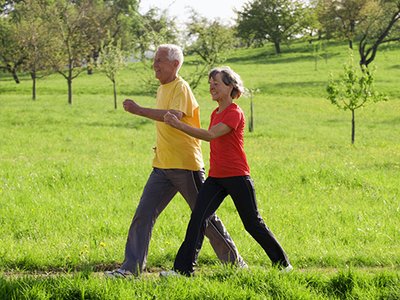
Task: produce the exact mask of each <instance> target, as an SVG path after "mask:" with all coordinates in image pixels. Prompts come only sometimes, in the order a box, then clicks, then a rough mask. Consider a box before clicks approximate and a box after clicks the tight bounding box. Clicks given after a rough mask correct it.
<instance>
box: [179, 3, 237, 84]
mask: <svg viewBox="0 0 400 300" xmlns="http://www.w3.org/2000/svg"><path fill="white" fill-rule="evenodd" d="M190 20H191V21H190V22H189V23H188V24H187V27H188V33H187V39H186V41H187V46H186V47H185V52H186V53H187V54H189V55H195V56H196V57H198V58H199V59H196V60H194V61H193V62H191V63H192V64H194V65H195V66H196V70H195V71H194V72H193V73H192V74H190V75H189V76H188V77H187V78H188V82H189V84H190V86H191V88H192V89H195V88H196V87H197V86H198V85H199V83H200V80H201V79H202V78H204V76H206V75H207V74H208V72H209V70H210V69H211V68H213V67H215V66H216V65H218V64H222V63H223V62H224V61H225V60H226V55H227V54H228V53H229V51H230V50H232V49H233V47H234V43H235V38H234V31H233V29H232V28H230V27H229V26H225V25H223V24H222V23H221V22H219V21H218V20H213V21H210V20H208V19H207V18H205V17H202V16H199V14H198V13H196V12H195V11H194V10H192V15H191V18H190Z"/></svg>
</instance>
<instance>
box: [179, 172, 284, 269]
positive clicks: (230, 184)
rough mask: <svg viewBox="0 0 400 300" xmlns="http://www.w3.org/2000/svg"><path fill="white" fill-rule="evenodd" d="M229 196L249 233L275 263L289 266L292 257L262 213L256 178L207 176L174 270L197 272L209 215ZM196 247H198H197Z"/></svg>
mask: <svg viewBox="0 0 400 300" xmlns="http://www.w3.org/2000/svg"><path fill="white" fill-rule="evenodd" d="M228 195H230V196H231V197H232V199H233V202H234V204H235V206H236V209H237V211H238V213H239V216H240V218H241V220H242V222H243V225H244V227H245V229H246V231H247V232H248V233H250V235H251V236H252V237H253V238H254V239H255V240H256V241H257V242H258V243H259V244H260V246H261V247H262V248H263V249H264V251H265V252H266V253H267V255H268V257H269V258H270V259H271V261H272V264H273V265H278V266H281V267H286V266H288V265H289V259H288V257H287V255H286V253H285V251H284V250H283V249H282V247H281V245H280V244H279V243H278V241H277V240H276V238H275V236H274V235H273V233H272V232H271V231H270V230H269V228H268V227H267V226H266V224H265V223H264V221H263V219H262V217H261V216H260V214H259V212H258V209H257V203H256V195H255V190H254V185H253V181H252V179H251V177H250V176H237V177H227V178H213V177H208V178H207V179H206V181H205V182H204V184H203V187H202V188H201V189H200V192H199V195H198V197H197V201H196V205H195V208H194V210H193V212H192V215H191V218H190V221H189V225H188V227H187V230H186V236H185V240H184V242H183V243H182V245H181V247H180V248H179V251H178V254H177V256H176V258H175V263H174V270H175V271H178V272H179V273H182V274H184V275H190V274H192V273H193V272H194V270H193V266H194V264H195V261H196V257H197V254H198V253H197V252H198V251H200V247H201V244H202V242H203V239H204V231H205V228H206V225H207V222H208V218H209V217H210V216H211V215H212V214H213V213H214V212H215V211H216V210H217V209H218V207H219V206H220V205H221V203H222V201H223V200H224V199H225V197H226V196H228ZM196 249H197V250H196Z"/></svg>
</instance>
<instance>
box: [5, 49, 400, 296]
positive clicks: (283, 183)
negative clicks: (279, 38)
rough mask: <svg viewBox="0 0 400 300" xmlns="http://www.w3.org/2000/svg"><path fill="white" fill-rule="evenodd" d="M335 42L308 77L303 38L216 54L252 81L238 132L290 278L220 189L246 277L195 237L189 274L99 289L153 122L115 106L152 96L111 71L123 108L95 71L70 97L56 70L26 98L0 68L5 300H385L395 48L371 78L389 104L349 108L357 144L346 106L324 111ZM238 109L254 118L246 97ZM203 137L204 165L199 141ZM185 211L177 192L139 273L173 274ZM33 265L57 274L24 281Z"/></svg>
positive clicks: (397, 223) (393, 248)
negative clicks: (243, 128)
mask: <svg viewBox="0 0 400 300" xmlns="http://www.w3.org/2000/svg"><path fill="white" fill-rule="evenodd" d="M343 49H344V48H343V47H341V46H332V49H331V50H330V51H331V57H330V58H329V59H328V61H327V62H325V61H320V62H319V65H318V70H317V71H315V70H314V62H313V59H312V56H310V55H311V54H310V53H307V47H305V46H299V49H297V48H294V49H291V50H290V51H289V50H287V53H284V54H282V55H281V56H279V57H276V56H274V55H273V53H272V52H271V51H270V49H269V48H268V47H265V48H263V49H250V50H249V49H247V50H240V51H239V52H237V53H236V54H235V55H232V58H231V60H230V61H229V60H228V61H227V62H226V64H229V65H230V66H232V68H233V69H234V70H236V71H238V73H240V74H241V75H242V78H243V79H244V82H245V84H246V85H247V86H248V87H251V88H259V89H260V93H258V94H256V95H255V97H254V99H253V100H254V107H255V131H254V132H253V133H249V132H246V134H245V147H246V151H247V155H248V160H249V162H250V166H251V173H252V176H253V179H254V181H255V186H256V192H257V199H258V204H259V209H260V212H261V214H262V216H263V217H264V219H265V221H266V223H267V224H268V226H269V227H270V228H271V229H272V231H273V232H274V233H275V235H276V236H277V238H278V240H279V241H280V242H281V244H282V245H283V247H284V248H285V250H286V251H287V253H288V255H289V257H290V259H291V261H292V263H293V265H294V266H295V268H296V269H297V271H295V273H294V274H293V276H291V277H282V276H280V275H278V274H277V273H276V272H275V271H274V270H272V269H271V266H270V261H269V259H268V257H267V256H266V254H265V253H264V252H263V251H262V249H261V248H260V247H259V246H258V245H257V243H256V242H255V241H254V240H253V239H252V238H251V237H250V236H249V235H248V234H247V233H246V232H245V231H244V228H243V225H242V224H241V221H240V218H239V216H238V214H237V212H236V210H235V208H234V206H233V204H232V202H231V200H230V199H229V198H227V199H226V201H225V202H224V203H223V204H222V206H221V208H220V209H219V210H218V215H219V216H220V217H221V219H222V220H223V222H224V223H225V225H226V227H227V228H228V230H229V232H230V234H231V235H232V237H233V238H234V241H235V243H236V244H237V246H238V249H239V251H240V253H241V254H242V256H243V257H244V259H245V260H246V262H247V263H248V264H249V266H250V269H249V270H248V271H242V272H241V271H237V270H235V269H232V270H230V269H229V268H228V269H227V268H223V267H221V266H219V265H218V261H217V259H216V257H215V254H214V252H213V251H212V249H211V247H210V245H209V243H208V242H205V245H204V247H203V249H202V251H201V253H200V257H199V265H198V271H199V276H198V277H196V278H194V279H193V278H192V279H184V278H182V279H176V280H174V279H171V280H167V281H161V280H159V279H158V277H157V275H149V276H147V277H146V276H144V278H143V279H139V280H133V281H128V282H123V281H116V282H109V281H106V280H105V279H104V278H103V277H102V276H101V275H98V274H97V273H93V272H94V271H102V270H104V269H110V268H113V267H115V266H117V265H118V264H119V263H120V262H121V260H122V258H123V250H124V245H125V240H126V234H127V231H128V227H129V224H130V221H131V218H132V216H133V213H134V211H135V208H136V205H137V203H138V201H139V197H140V195H141V192H142V189H143V186H144V184H145V182H146V180H147V176H148V175H149V173H150V170H151V161H152V157H153V150H152V147H153V145H154V140H155V133H154V125H153V122H151V121H147V120H144V119H141V118H138V117H134V116H132V115H129V114H128V113H126V112H124V111H123V110H122V109H121V105H120V103H121V101H122V100H123V99H124V98H125V97H131V98H133V99H135V100H137V101H138V102H139V103H141V104H143V105H145V106H153V105H154V98H153V97H151V96H150V95H145V93H144V92H145V85H144V84H143V82H142V81H141V79H140V72H139V70H141V68H142V67H141V66H131V67H130V68H129V69H127V70H124V71H123V72H121V74H120V77H119V78H120V79H119V87H118V90H119V107H118V109H117V110H114V109H113V98H112V86H111V84H110V83H109V82H108V81H107V79H106V78H105V76H104V75H102V74H97V73H95V74H94V75H91V76H88V75H86V74H82V75H81V76H80V77H78V78H77V79H75V80H74V84H73V91H74V98H73V105H72V106H71V105H68V104H67V96H66V82H65V80H64V79H63V78H62V77H61V76H59V75H51V76H50V77H47V78H46V79H43V80H40V81H39V83H38V99H37V101H32V100H31V99H30V95H31V94H30V93H31V91H30V88H31V83H30V81H29V78H28V77H22V78H21V79H23V80H22V82H21V84H20V85H16V84H15V83H13V82H12V81H11V80H9V78H8V77H6V75H5V74H1V82H0V136H1V140H0V228H1V229H0V240H1V248H0V270H1V271H0V272H1V273H3V274H4V275H1V279H0V291H1V293H2V294H1V293H0V296H1V298H5V299H7V298H11V297H14V298H21V297H22V298H23V297H25V298H35V297H36V298H38V299H46V298H50V297H51V296H52V295H53V297H56V298H57V297H58V298H77V297H81V296H82V295H91V297H93V298H96V297H97V298H104V299H106V298H107V299H121V298H137V297H139V296H142V297H148V298H151V297H152V295H153V296H154V297H162V298H169V299H182V298H185V295H186V296H188V297H189V295H191V294H192V295H194V296H193V298H204V297H206V296H209V297H210V298H216V299H218V298H219V299H224V298H232V299H243V298H254V299H257V298H260V299H263V298H268V297H275V298H277V297H285V298H292V299H301V298H303V299H316V298H328V297H337V298H343V297H347V296H349V297H350V296H351V297H355V298H357V297H358V298H364V299H365V298H393V299H395V298H396V297H397V296H399V293H400V292H399V289H398V286H399V284H398V283H399V276H398V272H399V267H398V266H399V264H400V248H399V243H398V241H399V240H400V231H399V228H400V211H399V194H400V190H399V189H400V188H399V186H400V177H399V172H400V163H399V162H400V143H399V136H400V118H399V116H398V112H399V111H400V101H399V100H400V99H399V98H398V95H399V90H398V89H399V86H398V84H397V81H396V80H395V79H394V77H395V76H394V74H397V73H398V69H396V64H397V65H398V63H397V61H398V57H399V50H398V49H388V50H385V52H384V53H382V55H381V56H378V57H377V59H376V60H377V61H376V64H377V67H378V70H377V75H376V76H377V82H378V83H377V85H379V86H380V87H382V90H383V91H384V92H386V93H387V94H389V95H390V97H391V100H390V101H388V102H385V103H378V104H373V105H371V106H369V107H367V108H365V109H362V110H359V111H357V112H356V122H357V123H356V142H355V145H354V146H352V145H351V143H350V128H351V126H350V125H351V124H350V113H349V112H343V111H339V110H337V109H336V108H335V107H334V106H332V105H331V104H330V103H329V102H328V100H326V99H325V97H326V95H325V90H324V89H325V86H326V82H327V79H328V77H329V73H330V72H334V73H335V74H338V73H339V72H341V70H342V64H343V63H344V62H345V59H346V55H345V51H343ZM396 72H397V73H396ZM182 73H183V74H188V73H190V68H187V69H183V70H182ZM396 76H397V75H396ZM397 77H398V76H397ZM117 81H118V80H117ZM195 93H196V96H197V98H198V101H199V103H200V105H201V108H202V111H201V118H202V124H203V126H204V127H206V126H207V125H208V122H209V114H210V112H211V110H212V109H213V108H214V107H215V103H213V102H212V101H211V100H210V97H209V96H208V87H207V84H206V80H204V82H202V84H201V86H200V87H199V88H198V89H197V90H195ZM238 103H239V105H240V106H241V107H242V108H243V109H244V110H245V113H246V115H247V117H249V112H250V109H249V101H248V99H246V98H241V99H240V100H238ZM202 145H203V153H204V158H205V161H206V165H207V166H208V156H209V154H208V144H207V143H203V144H202ZM189 216H190V213H189V208H188V207H187V205H186V203H185V202H184V200H183V199H182V198H181V197H180V196H178V197H176V199H175V200H174V201H172V202H171V204H170V205H169V206H168V207H167V209H166V210H165V212H164V213H163V214H161V216H160V217H159V219H158V221H157V223H156V224H155V227H154V232H153V236H152V241H151V245H150V252H149V257H148V264H147V265H148V269H149V271H151V272H152V273H157V272H158V271H159V270H160V269H168V268H170V267H172V263H173V259H174V256H175V254H176V251H177V249H178V247H179V245H180V243H181V242H182V240H183V236H184V232H185V228H186V225H187V222H188V220H189ZM371 270H372V271H371ZM43 272H44V273H45V274H46V273H47V272H48V273H56V275H54V276H51V277H49V276H37V275H34V274H37V273H40V274H42V273H43ZM58 272H60V273H58ZM371 272H372V273H371ZM57 274H59V275H57ZM396 286H397V287H396ZM7 296H9V297H7ZM88 297H90V296H88Z"/></svg>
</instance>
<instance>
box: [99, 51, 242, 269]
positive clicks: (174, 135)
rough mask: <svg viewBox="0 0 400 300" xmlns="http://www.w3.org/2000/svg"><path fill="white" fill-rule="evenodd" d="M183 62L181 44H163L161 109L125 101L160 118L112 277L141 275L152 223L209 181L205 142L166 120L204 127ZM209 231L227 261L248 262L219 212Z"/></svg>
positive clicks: (157, 60)
mask: <svg viewBox="0 0 400 300" xmlns="http://www.w3.org/2000/svg"><path fill="white" fill-rule="evenodd" d="M182 63H183V53H182V50H181V48H179V47H178V46H176V45H170V44H166V45H160V46H159V47H158V49H157V52H156V54H155V57H154V63H153V69H154V72H155V77H156V78H157V79H158V80H159V82H160V87H159V88H158V91H157V99H156V101H157V104H156V108H154V109H153V108H145V107H141V106H139V105H138V104H137V103H136V102H134V101H133V100H130V99H126V100H125V101H124V109H125V110H126V111H128V112H130V113H132V114H134V115H138V116H142V117H145V118H149V119H152V120H155V121H157V122H156V129H157V142H156V148H155V156H154V159H153V170H152V172H151V174H150V177H149V179H148V181H147V183H146V186H145V187H144V190H143V194H142V197H141V198H140V202H139V205H138V207H137V209H136V213H135V215H134V217H133V220H132V223H131V226H130V228H129V233H128V238H127V242H126V246H125V260H124V262H123V264H122V265H121V267H120V268H119V269H116V270H114V271H109V272H106V275H107V276H110V277H127V276H129V275H139V274H140V273H141V272H142V271H143V270H144V268H145V265H146V258H147V252H148V248H149V243H150V238H151V233H152V230H153V225H154V223H155V221H156V219H157V217H158V216H159V214H160V213H161V212H162V211H163V210H164V208H165V207H166V206H167V205H168V203H169V202H170V201H171V200H172V198H173V197H174V196H175V195H176V193H177V192H179V193H180V194H181V195H182V196H183V198H184V199H185V200H186V202H187V203H188V204H189V206H190V208H191V210H193V208H194V205H195V202H196V197H197V193H198V191H199V189H200V186H201V185H202V183H203V182H204V178H205V174H204V163H203V158H202V153H201V147H200V141H199V140H198V139H196V138H193V137H191V136H189V135H187V134H185V133H183V132H181V131H179V130H176V129H174V128H172V127H171V126H168V125H167V124H165V123H164V115H165V114H166V113H167V112H170V113H172V114H174V115H176V116H177V118H178V119H179V120H181V121H182V122H185V123H187V124H190V125H191V126H196V127H200V116H199V105H198V103H197V101H196V99H195V97H194V95H193V93H192V91H191V89H190V87H189V85H188V84H187V82H186V81H184V80H183V79H182V78H181V77H180V76H179V75H178V71H179V69H180V67H181V66H182ZM205 235H206V236H207V237H208V238H209V240H210V243H211V245H212V247H213V249H214V251H215V252H216V254H217V256H218V258H219V259H220V260H221V261H222V262H224V263H233V264H237V265H239V266H241V267H245V266H246V264H245V262H244V261H243V259H242V258H241V256H240V255H239V253H238V251H237V249H236V246H235V244H234V242H233V241H232V239H231V237H230V236H229V234H228V232H227V231H226V229H225V227H224V225H223V224H222V222H221V220H220V219H219V218H218V217H217V216H216V215H212V216H211V218H210V219H209V222H208V226H207V229H206V232H205ZM199 246H200V245H199Z"/></svg>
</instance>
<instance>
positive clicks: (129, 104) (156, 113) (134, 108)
mask: <svg viewBox="0 0 400 300" xmlns="http://www.w3.org/2000/svg"><path fill="white" fill-rule="evenodd" d="M123 106H124V109H125V111H127V112H130V113H131V114H134V115H138V116H141V117H145V118H148V119H152V120H154V121H159V122H164V115H165V114H166V113H167V112H169V113H171V114H173V115H174V116H176V117H177V118H178V119H179V120H180V119H182V118H183V112H181V111H178V110H173V109H169V110H166V109H155V108H148V107H142V106H140V105H138V104H137V103H136V102H135V101H133V100H131V99H126V100H125V101H124V102H123Z"/></svg>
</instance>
